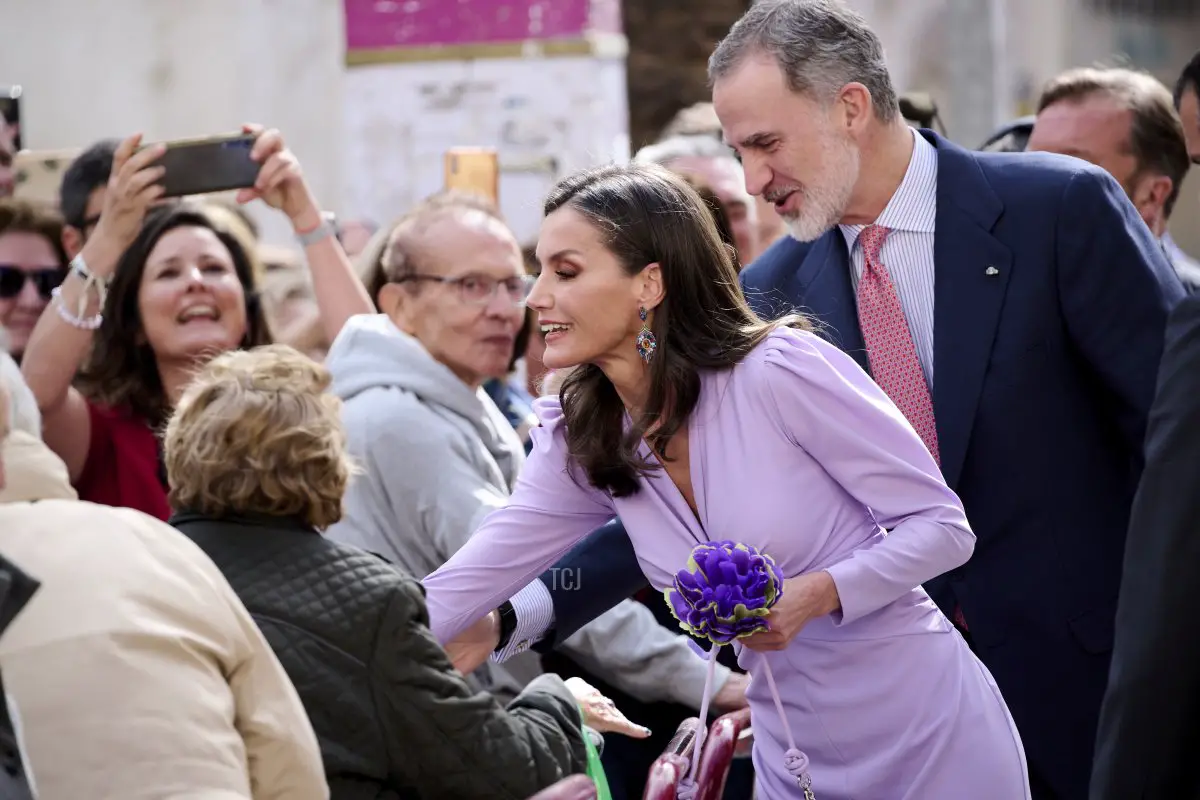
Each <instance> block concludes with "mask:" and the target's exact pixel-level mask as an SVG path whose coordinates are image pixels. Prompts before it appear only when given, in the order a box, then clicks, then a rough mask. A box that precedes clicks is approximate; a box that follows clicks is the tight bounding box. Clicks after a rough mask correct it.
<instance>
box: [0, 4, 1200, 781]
mask: <svg viewBox="0 0 1200 800" xmlns="http://www.w3.org/2000/svg"><path fill="white" fill-rule="evenodd" d="M709 76H710V79H711V82H712V87H713V95H712V102H711V103H703V104H699V105H697V106H694V107H690V108H687V109H684V110H682V111H681V112H680V114H679V115H678V116H677V118H676V119H675V120H674V121H673V122H672V123H671V125H670V126H668V128H667V130H665V131H664V133H663V136H662V138H661V140H660V141H658V142H656V143H654V144H652V145H650V146H648V147H646V148H644V149H642V150H641V151H639V152H638V153H637V154H636V155H635V157H634V158H633V159H632V161H631V163H629V164H621V165H608V166H603V167H597V168H594V169H589V170H585V171H583V172H581V173H578V174H574V175H570V176H566V177H564V178H563V179H562V180H561V181H560V182H559V183H558V184H557V185H556V186H555V187H554V189H553V190H552V191H551V192H550V194H549V195H548V196H547V198H546V199H545V204H544V219H543V223H542V226H541V230H540V232H539V235H538V238H537V241H536V242H520V241H518V240H517V238H516V237H515V236H514V234H513V232H512V231H511V229H510V228H509V227H508V225H507V224H506V222H505V220H504V218H503V216H502V215H501V213H500V211H499V210H498V208H497V207H496V205H495V204H494V203H493V202H492V201H490V200H489V199H487V198H483V197H479V196H475V195H472V194H464V193H460V192H441V193H438V194H436V195H434V196H432V197H429V198H427V199H426V200H424V201H422V202H421V203H420V204H418V205H417V206H416V207H414V208H412V209H408V210H406V211H404V213H403V214H402V215H401V216H399V217H398V218H397V219H395V220H394V221H392V222H391V223H390V224H387V225H381V226H376V225H374V224H372V223H366V222H363V223H344V222H343V223H339V222H338V221H336V220H335V219H334V218H333V217H332V215H330V214H328V213H327V212H326V210H325V209H324V208H323V207H322V205H321V203H320V202H319V199H318V198H317V197H315V196H314V195H313V192H312V191H311V189H310V187H309V185H308V183H307V182H306V180H305V178H304V173H303V170H302V168H301V165H300V163H299V161H298V159H297V158H296V156H295V154H294V153H293V152H292V151H291V150H290V149H289V148H288V146H287V144H286V142H285V139H284V137H283V135H282V134H281V133H280V132H279V131H277V130H272V129H267V128H264V127H261V126H258V125H247V126H246V127H245V133H247V134H249V135H250V136H252V137H254V141H255V143H254V146H253V151H252V157H253V158H254V160H255V161H257V162H258V163H259V164H260V165H261V166H260V169H259V174H258V179H257V182H256V183H255V185H254V186H253V187H250V188H246V189H243V190H241V191H239V192H238V193H237V195H236V197H232V198H226V197H222V196H202V197H190V198H183V199H176V198H164V197H163V188H162V180H163V167H162V165H161V162H160V159H161V157H162V155H163V150H162V147H161V146H150V147H143V146H142V141H141V137H140V136H139V135H131V136H128V137H126V138H124V139H122V140H104V141H100V142H97V143H94V144H92V145H91V146H89V147H87V148H86V149H85V150H84V151H83V152H82V154H81V155H80V156H78V158H77V159H76V160H75V161H74V163H72V164H71V166H70V167H69V168H68V169H67V170H66V172H65V173H64V176H63V180H62V187H61V192H60V202H59V204H58V207H57V208H49V207H45V206H43V205H39V204H36V203H33V202H30V201H28V200H25V199H21V198H19V197H9V198H0V335H2V336H3V339H2V340H0V344H3V347H2V348H0V349H2V350H4V351H5V352H6V353H7V354H5V353H0V679H2V681H3V691H4V694H5V697H6V699H7V703H5V704H0V758H2V759H3V761H4V766H5V770H4V773H3V774H2V775H0V796H2V797H5V798H8V797H13V798H25V797H31V798H32V797H36V798H59V797H62V798H76V797H105V798H108V797H112V798H116V797H122V798H124V797H176V796H205V797H210V796H211V797H218V796H219V797H230V798H233V797H247V798H249V797H255V798H259V797H264V798H270V797H280V798H282V797H288V798H292V797H297V798H305V797H313V798H318V797H320V798H323V797H332V798H334V800H351V799H352V798H360V797H361V798H366V797H371V798H384V797H392V798H419V797H420V798H440V797H446V798H451V797H453V798H458V799H460V800H461V799H463V798H481V799H482V798H512V799H513V800H527V799H528V798H533V797H536V798H537V800H553V799H554V798H560V800H562V799H563V798H572V799H573V798H585V797H596V796H602V797H606V798H612V799H613V800H624V799H625V798H638V797H641V796H642V790H643V788H644V786H645V783H646V777H647V772H648V770H649V768H650V765H651V763H652V762H653V761H654V760H655V758H656V757H657V756H658V755H659V754H661V753H662V752H663V750H664V747H666V746H667V743H668V741H669V740H670V738H671V735H672V734H673V733H674V732H675V730H676V728H677V726H678V725H679V724H680V723H681V722H682V721H683V720H685V719H687V718H689V717H696V716H700V717H702V718H703V719H701V730H703V729H704V727H705V723H706V722H707V721H708V718H709V715H710V714H711V715H713V716H715V715H720V714H725V713H729V712H736V711H739V710H748V712H749V714H750V717H751V720H752V730H753V752H752V757H751V758H747V759H737V760H735V762H734V765H733V768H732V770H731V771H730V773H729V776H728V779H727V781H726V785H725V790H724V791H725V797H728V798H739V800H740V799H741V798H747V797H751V796H756V797H758V798H760V799H761V800H767V799H768V798H770V799H774V798H788V797H814V796H815V797H817V798H821V800H848V799H849V798H858V799H859V800H864V799H873V800H901V799H904V800H917V798H920V799H921V800H961V798H967V797H969V798H972V799H973V800H1021V799H1022V798H1029V799H1030V800H1077V799H1078V800H1083V798H1088V797H1091V798H1094V799H1095V800H1108V798H1117V797H1129V796H1144V797H1163V798H1166V797H1172V798H1174V797H1184V796H1191V794H1192V793H1194V792H1195V791H1196V790H1197V789H1200V780H1197V779H1196V778H1195V777H1194V776H1193V774H1192V772H1191V770H1190V769H1189V768H1188V767H1189V764H1190V762H1189V752H1188V751H1189V747H1188V745H1189V744H1190V743H1191V741H1193V740H1194V739H1195V738H1196V736H1197V735H1200V726H1197V725H1196V723H1194V722H1192V721H1191V719H1190V717H1189V713H1188V712H1189V711H1190V704H1189V701H1188V698H1189V697H1190V695H1191V692H1192V691H1193V690H1194V687H1193V683H1194V682H1195V681H1196V680H1200V678H1197V677H1196V676H1200V669H1198V668H1200V665H1197V664H1195V663H1194V661H1195V659H1193V658H1192V651H1193V650H1197V648H1194V647H1193V645H1192V639H1193V637H1190V631H1189V630H1188V629H1187V627H1186V620H1187V619H1188V618H1189V617H1190V609H1189V607H1188V605H1187V600H1188V599H1189V595H1188V586H1189V585H1190V578H1189V575H1190V574H1191V573H1190V572H1189V571H1188V570H1189V568H1192V565H1193V564H1200V559H1197V558H1192V557H1191V556H1192V550H1193V548H1191V547H1190V546H1189V544H1188V542H1189V541H1190V540H1189V539H1188V538H1187V532H1188V526H1189V525H1190V524H1191V523H1190V520H1191V519H1194V514H1193V513H1192V509H1191V508H1190V506H1189V505H1188V503H1190V502H1195V501H1192V500H1191V499H1190V498H1191V497H1192V496H1200V493H1198V492H1195V491H1192V489H1193V488H1195V487H1193V486H1192V485H1190V484H1189V483H1188V482H1189V481H1191V482H1192V483H1194V481H1192V477H1193V476H1195V475H1196V469H1197V467H1196V466H1195V465H1196V464H1198V463H1200V453H1197V452H1195V450H1194V445H1193V440H1194V439H1195V438H1196V434H1195V431H1197V430H1200V390H1198V389H1197V388H1196V387H1194V386H1193V383H1194V382H1195V380H1196V378H1195V377H1194V376H1195V370H1194V369H1190V367H1191V366H1192V365H1193V362H1194V360H1195V358H1196V357H1197V356H1196V355H1194V354H1193V352H1192V351H1193V350H1194V349H1195V348H1196V347H1198V346H1200V337H1198V336H1197V335H1196V333H1195V330H1196V325H1197V323H1198V322H1200V305H1198V304H1200V299H1197V298H1198V297H1200V296H1197V295H1193V294H1191V293H1192V292H1193V291H1195V290H1196V289H1197V288H1198V287H1200V265H1198V264H1197V263H1196V262H1195V261H1193V260H1192V259H1191V258H1190V257H1189V256H1188V255H1187V254H1185V253H1184V252H1183V250H1182V249H1181V248H1180V247H1179V245H1178V244H1176V242H1175V241H1174V240H1173V239H1172V238H1171V236H1170V235H1169V233H1168V231H1167V226H1168V222H1169V221H1170V219H1171V216H1172V213H1173V212H1174V210H1175V207H1176V204H1177V201H1178V198H1179V195H1180V188H1181V186H1182V184H1183V181H1184V178H1185V176H1186V174H1187V172H1188V171H1189V168H1190V165H1191V164H1193V163H1196V161H1197V159H1200V54H1197V57H1196V58H1194V59H1193V60H1192V61H1191V63H1189V64H1188V65H1187V66H1186V67H1185V68H1184V69H1183V70H1182V72H1181V74H1180V77H1179V79H1178V82H1177V85H1176V86H1175V89H1174V92H1172V91H1171V90H1170V89H1168V88H1167V87H1165V86H1164V85H1163V84H1161V83H1160V82H1158V81H1157V80H1156V79H1154V78H1152V77H1150V76H1148V75H1146V74H1143V73H1140V72H1137V71H1134V70H1131V69H1127V68H1086V69H1078V70H1071V71H1069V72H1067V73H1064V74H1063V75H1060V76H1058V77H1056V78H1055V79H1054V80H1052V81H1051V82H1050V83H1049V84H1048V85H1047V86H1046V88H1045V90H1044V93H1043V95H1042V97H1041V100H1040V102H1039V104H1038V113H1037V117H1036V120H1035V123H1034V127H1033V129H1032V132H1031V133H1030V135H1029V137H1028V142H1027V143H1026V142H1022V143H1021V144H1022V145H1023V146H1020V147H1017V146H1012V144H1011V140H1008V141H1009V143H1008V144H1007V145H1005V144H1004V143H1003V142H1002V143H1000V144H999V145H997V146H994V147H988V148H986V150H987V151H986V152H979V151H972V150H967V149H964V148H963V147H960V146H959V145H956V144H954V143H952V142H950V141H948V140H947V139H946V138H944V137H943V136H941V135H939V134H937V133H935V132H933V131H930V130H924V129H918V128H917V127H915V126H914V125H912V124H910V122H909V121H907V120H905V119H904V117H903V116H902V112H901V107H902V104H901V103H900V99H899V97H898V95H897V91H896V87H895V86H894V85H893V82H892V80H891V77H890V76H889V73H888V70H887V65H886V63H885V61H884V58H883V52H882V47H881V45H880V42H879V39H878V37H877V36H876V35H875V33H874V32H873V31H872V30H871V29H870V28H869V26H868V25H867V24H866V22H865V21H864V20H863V19H862V17H861V16H859V15H858V14H856V13H855V12H853V11H851V10H850V9H849V8H848V7H847V6H846V5H845V4H844V3H842V2H840V0H761V2H758V3H755V4H754V5H753V6H752V7H751V8H750V9H749V10H748V11H747V12H746V14H745V15H744V16H743V17H742V18H741V19H740V20H739V21H738V22H737V23H736V24H735V25H734V26H733V28H732V29H731V30H730V31H729V33H728V35H727V36H726V37H725V38H724V39H723V40H722V41H721V42H720V43H719V44H718V45H717V47H716V49H715V51H714V53H713V54H712V57H711V59H710V62H709ZM252 202H254V203H262V204H265V205H266V206H268V207H270V208H271V209H273V210H274V212H275V213H281V214H283V215H285V216H286V217H287V219H288V220H289V221H290V223H291V226H292V228H293V230H294V232H295V235H296V240H297V246H296V249H295V250H284V251H280V249H279V248H277V247H271V246H268V245H266V244H264V243H262V242H260V241H259V238H258V236H259V234H258V230H257V226H256V225H255V222H254V218H253V216H251V215H249V214H247V213H246V211H245V207H246V204H248V203H252ZM1176 224H1178V221H1176ZM298 254H302V255H298ZM1160 365H1161V366H1160ZM1182 495H1186V496H1187V498H1188V499H1187V500H1186V501H1184V500H1180V499H1178V498H1179V497H1180V496H1182ZM710 543H717V544H720V543H726V544H727V545H728V546H729V547H730V548H733V549H738V548H743V549H744V548H753V549H754V550H755V551H757V552H761V553H763V554H766V555H767V556H769V558H770V559H771V560H772V562H773V563H774V565H775V566H776V568H777V569H778V571H779V573H780V575H781V579H782V593H781V594H780V595H779V596H778V597H777V598H776V599H775V601H774V605H773V606H772V607H771V608H770V610H769V613H767V614H766V616H765V624H764V625H763V626H762V627H761V629H759V630H756V631H754V632H752V633H750V634H749V635H747V636H744V637H742V638H738V639H737V640H735V641H734V642H733V646H732V647H720V648H718V647H716V646H715V645H714V646H712V649H711V650H708V651H703V649H702V648H698V647H697V645H696V643H695V641H694V640H693V639H692V638H691V637H689V636H688V635H687V633H686V632H685V631H683V630H681V628H680V620H679V619H676V618H675V616H673V612H672V610H671V608H672V606H670V605H669V604H668V603H667V602H664V594H663V593H664V591H668V590H670V589H671V588H672V587H675V586H677V580H678V579H677V577H676V576H677V573H678V572H679V571H680V570H683V569H687V568H688V566H689V559H692V558H693V552H694V551H696V549H697V548H703V547H705V546H708V545H709V544H710ZM722 546H724V545H722ZM693 563H694V562H693ZM708 578H709V579H710V580H716V577H714V576H712V575H710V576H708ZM739 591H740V590H739ZM718 596H719V594H718V595H714V597H718ZM685 622H686V620H685ZM1189 681H1190V682H1189ZM690 780H691V778H688V779H685V781H684V784H683V788H682V789H681V792H682V794H681V795H680V796H681V797H687V796H691V795H689V794H687V793H688V792H689V791H692V792H694V791H695V786H694V784H689V781H690ZM6 781H8V782H9V783H8V784H6V783H5V782H6Z"/></svg>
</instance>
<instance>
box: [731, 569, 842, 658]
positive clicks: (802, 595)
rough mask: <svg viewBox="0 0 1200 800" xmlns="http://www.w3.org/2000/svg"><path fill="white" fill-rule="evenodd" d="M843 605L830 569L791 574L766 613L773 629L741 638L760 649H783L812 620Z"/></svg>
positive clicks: (744, 643) (747, 644)
mask: <svg viewBox="0 0 1200 800" xmlns="http://www.w3.org/2000/svg"><path fill="white" fill-rule="evenodd" d="M841 607H842V601H841V599H840V598H838V593H837V585H836V584H835V583H834V582H833V576H832V575H830V574H829V573H828V572H824V571H821V572H811V573H809V574H807V575H797V576H796V577H795V578H788V579H787V580H786V581H784V582H783V597H781V598H779V602H778V603H776V604H775V606H774V607H773V608H772V609H771V613H770V614H768V615H767V625H769V626H770V630H766V631H760V632H758V633H756V634H754V635H753V636H748V637H746V638H745V639H742V640H741V642H742V644H743V645H745V646H746V647H749V648H750V649H751V650H757V651H759V652H762V651H765V650H783V649H784V648H786V647H787V646H788V645H789V644H790V643H791V641H792V639H794V638H796V634H798V633H799V632H800V630H801V629H802V628H803V627H804V626H805V625H807V624H808V623H809V621H810V620H814V619H816V618H817V617H823V616H825V615H826V614H832V613H833V612H834V611H837V610H838V609H839V608H841Z"/></svg>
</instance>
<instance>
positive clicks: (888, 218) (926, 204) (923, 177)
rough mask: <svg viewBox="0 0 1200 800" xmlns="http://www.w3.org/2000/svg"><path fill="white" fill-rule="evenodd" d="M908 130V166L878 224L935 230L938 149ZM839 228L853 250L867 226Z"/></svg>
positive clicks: (905, 229)
mask: <svg viewBox="0 0 1200 800" xmlns="http://www.w3.org/2000/svg"><path fill="white" fill-rule="evenodd" d="M909 130H910V131H912V136H913V151H912V157H911V158H910V159H909V160H908V169H907V170H905V172H904V179H903V180H901V181H900V186H899V187H898V188H897V189H896V193H895V194H893V195H892V199H891V200H889V201H888V204H887V205H886V206H884V209H883V213H882V214H880V215H879V217H878V219H876V220H875V224H876V225H881V226H883V227H885V228H887V229H889V230H893V231H910V232H913V233H933V232H934V231H935V228H936V225H935V223H936V220H937V166H938V164H937V149H936V148H934V146H933V145H932V144H930V143H929V141H928V140H927V139H926V138H925V137H924V136H922V135H921V134H919V133H917V131H915V130H913V129H912V128H910V129H909ZM838 227H839V228H841V229H842V235H843V236H845V237H846V246H847V247H848V248H849V249H850V250H853V249H854V243H855V242H856V241H858V234H859V233H861V232H862V229H863V228H865V227H867V226H866V225H839V226H838Z"/></svg>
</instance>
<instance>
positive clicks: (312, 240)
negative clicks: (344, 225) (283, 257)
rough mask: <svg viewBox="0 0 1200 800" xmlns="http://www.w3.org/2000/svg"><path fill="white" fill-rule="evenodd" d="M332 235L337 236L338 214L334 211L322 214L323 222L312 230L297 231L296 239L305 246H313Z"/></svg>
mask: <svg viewBox="0 0 1200 800" xmlns="http://www.w3.org/2000/svg"><path fill="white" fill-rule="evenodd" d="M330 236H337V216H336V215H335V214H334V213H333V212H332V211H326V212H324V213H322V214H321V223H320V224H319V225H317V227H315V228H313V229H312V230H311V231H305V232H304V233H297V234H296V239H297V240H298V241H299V242H300V244H302V245H303V246H305V247H311V246H312V245H314V244H316V243H317V242H320V241H324V240H325V239H328V238H329V237H330Z"/></svg>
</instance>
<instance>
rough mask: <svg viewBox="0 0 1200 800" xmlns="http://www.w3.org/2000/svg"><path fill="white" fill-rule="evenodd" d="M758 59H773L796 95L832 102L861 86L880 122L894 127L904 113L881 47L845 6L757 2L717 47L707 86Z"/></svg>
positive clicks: (816, 1)
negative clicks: (846, 90)
mask: <svg viewBox="0 0 1200 800" xmlns="http://www.w3.org/2000/svg"><path fill="white" fill-rule="evenodd" d="M759 53H762V54H766V55H769V56H771V57H772V58H773V59H775V61H776V62H777V63H778V64H779V66H780V68H781V69H782V70H783V72H784V75H786V76H787V82H788V86H789V88H791V90H792V91H794V92H796V93H798V94H807V95H811V96H815V97H818V98H821V99H827V100H832V99H833V97H834V96H835V95H836V94H837V93H838V92H839V91H840V90H841V88H842V87H843V86H845V85H846V84H848V83H861V84H862V85H863V86H865V87H866V88H867V91H868V92H870V94H871V100H872V102H873V104H874V107H875V116H876V118H878V119H879V120H881V121H883V122H890V121H891V120H893V119H895V118H896V116H897V115H898V114H899V113H900V106H899V100H898V99H897V97H896V89H895V88H894V87H893V86H892V78H891V75H889V74H888V69H887V63H886V62H885V61H884V58H883V44H882V43H881V42H880V41H879V37H878V36H876V35H875V32H874V31H872V30H871V29H870V27H868V26H867V21H866V20H865V19H863V18H862V16H861V15H859V14H858V13H857V12H855V11H852V10H851V9H850V8H849V7H847V6H846V4H845V3H844V2H842V0H757V2H755V3H754V5H752V6H751V7H750V10H749V11H747V12H746V13H745V14H744V15H743V16H742V18H741V19H739V20H738V21H737V22H736V23H734V25H733V27H732V28H730V30H729V34H728V35H727V36H726V37H725V38H724V39H722V40H721V41H720V43H719V44H717V49H716V50H715V51H713V54H712V56H711V57H710V58H709V59H708V77H709V80H710V81H714V82H715V81H717V80H720V79H721V78H723V77H725V76H727V75H728V74H729V73H730V72H732V71H733V70H734V69H736V68H737V67H738V66H739V65H741V64H742V62H743V61H745V59H746V58H747V57H749V56H752V55H755V54H759Z"/></svg>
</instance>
